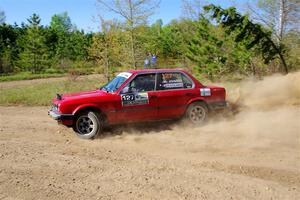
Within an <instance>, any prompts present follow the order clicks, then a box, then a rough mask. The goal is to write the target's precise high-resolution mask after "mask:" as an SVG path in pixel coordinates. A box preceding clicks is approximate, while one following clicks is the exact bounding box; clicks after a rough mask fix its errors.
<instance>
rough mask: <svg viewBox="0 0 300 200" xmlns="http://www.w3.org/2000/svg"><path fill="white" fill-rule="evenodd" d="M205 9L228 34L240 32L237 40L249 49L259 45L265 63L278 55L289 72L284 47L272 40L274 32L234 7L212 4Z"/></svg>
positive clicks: (236, 36)
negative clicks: (226, 7) (224, 7)
mask: <svg viewBox="0 0 300 200" xmlns="http://www.w3.org/2000/svg"><path fill="white" fill-rule="evenodd" d="M204 9H205V10H206V11H208V12H209V11H210V12H211V17H212V18H213V19H216V21H217V22H218V23H220V24H221V25H222V26H223V27H224V28H225V32H226V33H227V34H228V35H231V34H232V33H238V34H236V35H235V41H236V42H244V43H245V44H246V45H245V46H246V48H247V49H252V48H254V47H258V50H259V51H260V52H261V55H262V57H263V59H264V61H265V63H268V62H270V61H271V60H274V59H275V58H276V56H277V55H278V56H279V58H280V60H281V62H282V65H283V69H284V71H285V73H288V67H287V64H286V61H285V58H284V56H283V53H284V48H283V46H282V45H280V44H279V45H277V44H276V43H275V42H274V41H272V37H271V35H272V32H270V31H267V30H266V29H264V28H263V27H262V26H261V25H260V24H256V23H253V22H252V21H251V20H249V17H248V16H247V15H241V14H239V13H238V12H237V11H236V9H235V8H234V7H230V8H228V9H222V8H221V7H220V6H215V5H213V4H210V5H208V6H205V7H204Z"/></svg>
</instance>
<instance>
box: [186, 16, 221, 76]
mask: <svg viewBox="0 0 300 200" xmlns="http://www.w3.org/2000/svg"><path fill="white" fill-rule="evenodd" d="M197 28H198V30H197V33H196V35H195V37H194V38H193V39H192V40H191V42H190V46H189V51H188V54H187V56H188V58H189V59H191V60H193V61H195V62H196V63H197V64H198V70H199V71H200V72H202V73H203V72H204V73H206V74H207V75H208V76H209V78H210V79H213V78H214V75H215V74H219V73H220V72H221V70H222V66H223V65H224V64H225V62H226V60H227V57H226V54H224V48H223V41H222V40H220V39H219V38H218V37H217V36H215V35H214V34H213V32H212V31H213V27H212V25H211V24H210V23H209V21H208V20H207V19H205V18H202V19H200V20H199V21H198V23H197Z"/></svg>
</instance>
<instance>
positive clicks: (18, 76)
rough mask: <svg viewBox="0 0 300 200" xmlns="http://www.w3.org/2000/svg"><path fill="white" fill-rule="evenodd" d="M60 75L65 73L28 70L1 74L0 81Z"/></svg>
mask: <svg viewBox="0 0 300 200" xmlns="http://www.w3.org/2000/svg"><path fill="white" fill-rule="evenodd" d="M61 76H65V74H62V73H44V74H32V73H30V72H20V73H17V74H12V75H2V76H0V82H5V81H18V80H32V79H39V78H51V77H61Z"/></svg>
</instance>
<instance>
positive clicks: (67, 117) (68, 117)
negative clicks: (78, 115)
mask: <svg viewBox="0 0 300 200" xmlns="http://www.w3.org/2000/svg"><path fill="white" fill-rule="evenodd" d="M48 115H49V116H51V117H52V118H53V119H55V120H57V121H62V120H73V118H74V115H73V114H61V113H60V112H59V111H57V110H49V111H48Z"/></svg>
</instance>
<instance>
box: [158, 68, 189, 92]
mask: <svg viewBox="0 0 300 200" xmlns="http://www.w3.org/2000/svg"><path fill="white" fill-rule="evenodd" d="M181 88H184V83H183V79H182V75H181V73H178V72H168V73H159V74H158V76H157V90H174V89H181Z"/></svg>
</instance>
